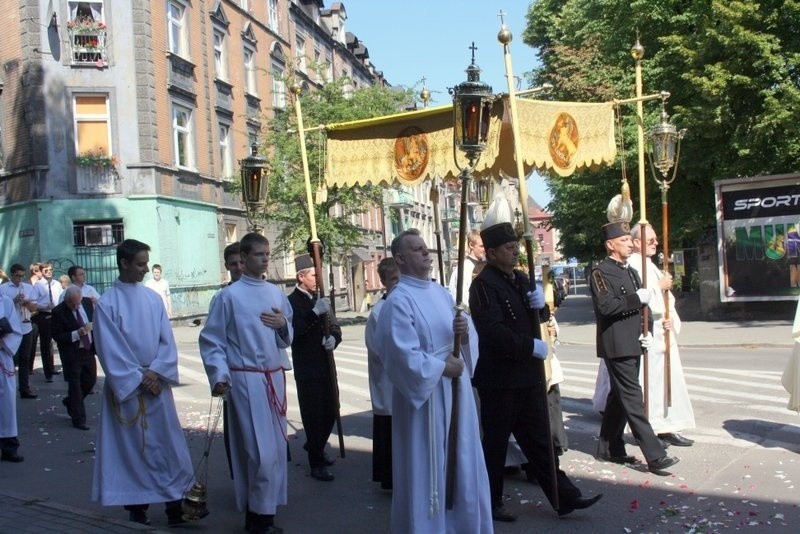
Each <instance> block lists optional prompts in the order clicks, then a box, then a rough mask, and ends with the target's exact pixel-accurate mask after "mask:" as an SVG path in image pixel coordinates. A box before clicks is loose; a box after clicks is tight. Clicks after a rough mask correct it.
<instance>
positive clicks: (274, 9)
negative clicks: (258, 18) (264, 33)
mask: <svg viewBox="0 0 800 534" xmlns="http://www.w3.org/2000/svg"><path fill="white" fill-rule="evenodd" d="M267 16H268V20H267V24H268V26H269V29H270V30H272V31H274V32H275V33H278V0H269V1H268V2H267Z"/></svg>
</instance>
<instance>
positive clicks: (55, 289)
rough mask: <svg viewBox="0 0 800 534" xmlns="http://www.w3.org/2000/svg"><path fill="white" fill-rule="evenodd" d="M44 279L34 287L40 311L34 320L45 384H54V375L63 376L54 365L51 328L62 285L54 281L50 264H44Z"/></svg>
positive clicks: (37, 306) (37, 307)
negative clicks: (53, 312) (37, 330)
mask: <svg viewBox="0 0 800 534" xmlns="http://www.w3.org/2000/svg"><path fill="white" fill-rule="evenodd" d="M41 266H42V279H41V280H39V281H38V282H36V285H35V286H34V288H33V289H34V292H33V295H34V300H35V301H36V309H37V310H38V311H39V313H37V314H36V315H35V316H34V318H33V319H32V320H33V321H34V322H35V323H36V326H38V327H39V350H40V351H41V355H42V368H43V369H44V380H45V382H52V381H53V375H59V374H61V371H56V368H55V365H54V364H53V333H52V329H51V327H50V318H51V313H52V311H53V308H54V307H55V306H56V304H58V297H60V296H61V292H62V291H63V290H62V289H61V284H60V283H59V282H58V280H53V266H52V265H51V264H50V263H46V262H45V263H42V264H41Z"/></svg>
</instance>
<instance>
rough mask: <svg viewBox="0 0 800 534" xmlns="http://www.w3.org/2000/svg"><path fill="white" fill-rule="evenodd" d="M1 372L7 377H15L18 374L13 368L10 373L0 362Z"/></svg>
mask: <svg viewBox="0 0 800 534" xmlns="http://www.w3.org/2000/svg"><path fill="white" fill-rule="evenodd" d="M0 370H2V371H3V374H4V375H6V376H15V375H16V374H17V372H16V371H15V370H14V368H13V367H12V368H11V370H10V371H9V370H8V369H6V366H5V365H3V362H2V361H0Z"/></svg>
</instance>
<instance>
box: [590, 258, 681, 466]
mask: <svg viewBox="0 0 800 534" xmlns="http://www.w3.org/2000/svg"><path fill="white" fill-rule="evenodd" d="M589 284H590V287H591V291H592V304H593V306H594V313H595V317H596V318H597V356H598V357H599V358H603V359H604V360H605V363H606V366H607V368H608V371H609V375H610V379H611V392H610V393H609V395H608V401H607V404H606V407H605V411H604V413H603V422H602V425H601V427H600V440H599V443H598V447H597V453H598V456H612V457H621V456H625V443H624V441H623V440H622V435H623V432H624V430H625V423H626V422H627V423H628V425H629V426H630V428H631V431H632V432H633V436H634V437H635V438H636V440H637V441H638V443H639V446H640V447H641V449H642V453H643V454H644V456H645V459H646V460H647V462H652V461H654V460H657V459H659V458H662V457H664V456H665V455H666V450H665V449H664V446H663V445H662V443H661V441H660V440H659V439H658V437H656V435H655V433H654V432H653V429H652V427H651V426H650V423H649V422H648V420H647V415H646V414H645V412H644V401H643V400H642V399H643V396H642V387H641V385H640V384H639V365H640V364H641V357H642V348H641V345H640V343H639V335H640V334H641V332H642V303H641V300H640V299H639V297H638V296H637V295H636V290H637V289H639V287H641V280H640V279H639V275H638V274H637V273H636V271H635V270H634V269H631V268H629V267H628V265H627V264H623V263H620V262H618V261H616V260H614V259H613V258H610V257H607V258H606V259H605V260H603V261H602V262H601V263H600V265H598V266H597V267H596V268H595V269H593V270H592V275H591V278H590V280H589ZM650 329H651V328H650V326H648V330H650Z"/></svg>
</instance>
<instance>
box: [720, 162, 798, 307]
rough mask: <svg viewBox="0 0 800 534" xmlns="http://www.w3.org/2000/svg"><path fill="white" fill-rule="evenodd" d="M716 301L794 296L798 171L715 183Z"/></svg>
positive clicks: (796, 265)
mask: <svg viewBox="0 0 800 534" xmlns="http://www.w3.org/2000/svg"><path fill="white" fill-rule="evenodd" d="M715 196H716V205H717V239H718V246H717V249H718V251H719V277H720V284H719V286H720V300H721V301H722V302H747V301H772V300H797V297H798V295H800V174H787V175H780V176H760V177H757V178H737V179H734V180H720V181H718V182H716V183H715Z"/></svg>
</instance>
